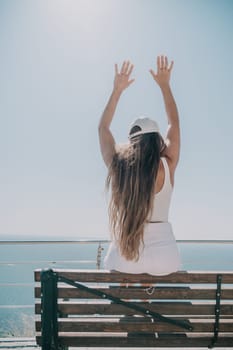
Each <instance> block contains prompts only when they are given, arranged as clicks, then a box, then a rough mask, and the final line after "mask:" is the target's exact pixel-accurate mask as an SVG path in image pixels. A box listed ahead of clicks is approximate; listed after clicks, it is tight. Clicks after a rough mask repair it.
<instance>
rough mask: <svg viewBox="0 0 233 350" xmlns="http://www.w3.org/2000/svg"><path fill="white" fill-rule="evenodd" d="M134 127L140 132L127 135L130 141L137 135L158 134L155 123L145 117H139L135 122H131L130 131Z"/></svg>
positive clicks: (157, 127)
mask: <svg viewBox="0 0 233 350" xmlns="http://www.w3.org/2000/svg"><path fill="white" fill-rule="evenodd" d="M134 126H138V127H139V128H140V129H141V130H139V131H136V132H134V133H133V134H131V135H129V138H130V139H131V138H132V137H134V136H137V135H142V134H148V133H150V132H159V126H158V124H157V123H156V121H155V120H152V119H150V118H146V117H140V118H138V119H136V120H135V122H133V124H132V125H131V126H130V130H131V129H132V128H133V127H134Z"/></svg>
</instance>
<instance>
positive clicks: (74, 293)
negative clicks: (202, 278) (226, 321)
mask: <svg viewBox="0 0 233 350" xmlns="http://www.w3.org/2000/svg"><path fill="white" fill-rule="evenodd" d="M95 288H96V287H95ZM96 289H98V288H96ZM100 290H101V291H103V292H104V293H108V294H109V295H112V296H115V297H119V298H122V299H128V300H132V299H148V300H149V299H154V300H156V299H182V300H190V299H197V300H202V299H208V300H210V299H212V300H214V299H215V298H216V291H215V290H214V289H190V288H188V287H183V288H182V287H173V288H169V287H156V288H155V291H154V293H153V294H151V295H149V294H148V293H147V292H146V291H145V288H136V287H135V288H134V287H129V288H120V287H119V288H113V289H109V288H101V289H100ZM40 294H41V289H40V288H39V287H37V288H35V297H36V298H39V297H40ZM58 297H59V298H75V299H77V298H81V299H93V295H91V294H90V293H89V292H85V291H82V290H79V289H77V288H69V287H68V288H67V287H61V288H59V291H58ZM94 299H98V297H97V296H96V297H95V298H94ZM222 299H226V300H233V293H232V290H230V289H229V290H228V289H225V290H223V291H222Z"/></svg>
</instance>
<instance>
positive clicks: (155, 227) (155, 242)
mask: <svg viewBox="0 0 233 350" xmlns="http://www.w3.org/2000/svg"><path fill="white" fill-rule="evenodd" d="M140 251H141V253H140V257H139V260H138V261H136V262H135V261H132V260H126V259H125V258H124V257H122V256H121V255H120V252H119V249H118V247H117V245H116V243H115V242H114V241H113V242H111V244H110V246H109V249H108V252H107V255H106V257H105V259H104V267H105V269H107V270H116V271H120V272H126V273H148V274H150V275H168V274H170V273H172V272H176V271H178V270H179V269H180V267H181V261H180V255H179V251H178V247H177V244H176V240H175V237H174V235H173V231H172V227H171V224H170V223H168V222H162V223H148V224H146V225H145V229H144V247H143V245H141V247H140Z"/></svg>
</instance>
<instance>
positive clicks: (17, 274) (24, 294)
mask: <svg viewBox="0 0 233 350" xmlns="http://www.w3.org/2000/svg"><path fill="white" fill-rule="evenodd" d="M109 242H110V241H109V240H107V239H100V240H98V239H97V240H62V239H61V240H0V338H1V337H7V336H14V337H15V336H25V334H23V333H22V330H21V329H16V330H15V328H14V327H15V326H13V330H12V329H9V333H7V331H5V333H4V332H3V331H1V326H2V325H3V323H4V322H3V321H2V323H1V315H3V314H4V315H5V316H2V317H9V318H10V317H11V315H13V314H14V313H15V315H16V314H17V315H23V317H25V319H24V321H25V328H27V329H29V328H30V327H31V331H29V332H28V333H27V334H26V336H30V337H33V336H34V333H33V332H34V322H32V318H33V317H34V296H33V290H34V278H33V271H34V270H35V269H36V268H48V267H52V268H56V267H57V268H61V267H62V268H65V267H67V265H68V266H69V268H70V267H71V266H72V268H96V269H100V268H102V262H103V255H104V254H103V251H104V250H106V249H107V246H108V244H109ZM177 243H178V245H179V246H180V247H185V248H186V247H188V245H193V246H194V247H196V249H197V248H198V249H197V251H201V248H205V246H206V245H208V247H209V246H210V247H213V248H214V249H215V248H216V249H218V250H220V248H223V247H226V246H228V247H227V248H229V249H228V251H229V252H228V257H230V259H231V261H229V264H230V265H229V269H230V270H233V240H211V241H209V240H177ZM52 247H53V249H54V251H53V249H52ZM77 247H79V254H80V255H81V256H80V257H78V258H74V255H75V251H76V248H77ZM90 247H91V248H90ZM26 248H27V249H26ZM55 248H56V249H55ZM62 248H64V249H62ZM46 249H47V252H48V253H49V254H48V255H47V256H46V254H45V255H43V254H42V253H44V251H45V250H46ZM72 249H73V255H71V254H68V257H67V256H65V257H64V252H66V253H67V251H68V253H69V251H71V250H72ZM85 249H86V251H85ZM77 250H78V249H77ZM90 250H91V253H88V252H89V251H90ZM183 250H184V251H185V249H183ZM208 250H209V249H208ZM210 250H211V249H210ZM20 251H21V253H20ZM33 251H34V252H35V253H38V254H37V255H36V254H33ZM3 252H4V256H3ZM7 252H8V253H7ZM14 252H16V253H17V254H16V256H15V255H14ZM60 252H62V254H61V255H59V254H60ZM55 253H56V254H55ZM40 255H41V256H40ZM77 255H78V254H77ZM212 255H213V257H214V259H216V254H214V253H213V254H212ZM48 256H49V258H48ZM187 256H188V257H189V254H187ZM231 257H232V258H231ZM204 258H206V257H205V256H204V253H203V259H204ZM197 260H198V262H199V260H200V258H198V259H197ZM228 260H229V259H228ZM219 262H220V258H219ZM200 263H201V262H200ZM217 263H218V262H217ZM190 264H192V262H190ZM205 269H206V268H205ZM12 317H13V316H12ZM17 317H19V316H17ZM10 327H11V326H10ZM1 332H2V333H1Z"/></svg>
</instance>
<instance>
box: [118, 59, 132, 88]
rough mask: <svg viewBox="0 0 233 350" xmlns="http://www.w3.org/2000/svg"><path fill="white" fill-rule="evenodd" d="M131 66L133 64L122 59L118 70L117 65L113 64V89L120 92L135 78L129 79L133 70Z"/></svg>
mask: <svg viewBox="0 0 233 350" xmlns="http://www.w3.org/2000/svg"><path fill="white" fill-rule="evenodd" d="M133 67H134V66H133V64H131V63H130V62H129V61H124V62H123V64H122V66H121V70H120V72H119V70H118V65H117V64H115V78H114V90H115V91H118V92H122V91H124V90H125V89H127V87H129V86H130V85H131V84H132V83H133V82H134V80H135V79H131V80H130V74H131V73H132V71H133Z"/></svg>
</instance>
